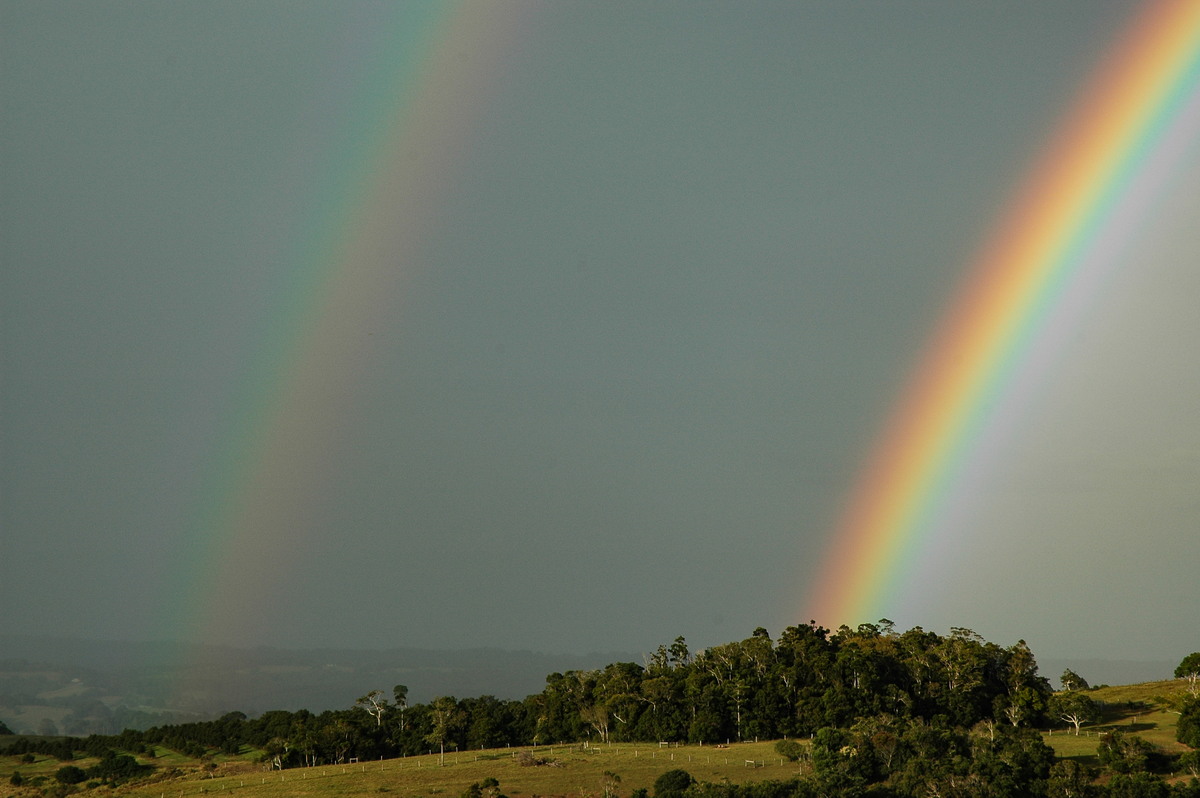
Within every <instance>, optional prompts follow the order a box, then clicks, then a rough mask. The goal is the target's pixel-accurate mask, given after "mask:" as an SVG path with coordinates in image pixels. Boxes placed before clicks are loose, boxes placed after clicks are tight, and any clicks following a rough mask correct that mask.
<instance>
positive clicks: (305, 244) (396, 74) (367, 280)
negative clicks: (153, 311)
mask: <svg viewBox="0 0 1200 798" xmlns="http://www.w3.org/2000/svg"><path fill="white" fill-rule="evenodd" d="M354 12H355V7H353V6H351V7H348V8H347V13H348V14H353V13H354ZM521 14H522V12H521V11H520V9H519V8H516V7H515V6H513V5H511V4H507V3H469V2H429V3H423V4H416V3H398V4H394V5H391V6H387V7H385V8H383V9H381V10H380V12H379V13H378V14H374V15H366V21H365V22H362V21H360V24H359V25H358V26H357V27H355V26H354V24H353V23H352V22H351V23H349V24H348V25H347V31H348V33H347V34H346V39H347V41H346V42H344V44H343V48H344V49H343V52H342V53H340V56H341V57H342V58H343V59H344V60H343V61H342V62H340V63H338V64H334V65H331V72H332V73H333V74H331V75H330V78H329V81H330V86H331V88H330V89H329V90H328V91H327V94H328V95H330V96H325V97H321V96H316V97H314V101H313V108H312V113H313V114H314V117H313V118H314V119H316V120H319V119H326V118H329V119H333V120H334V121H332V122H330V123H329V124H330V126H331V127H332V128H334V129H336V130H340V131H341V132H338V133H335V134H333V135H332V137H331V140H330V141H329V142H328V143H327V144H325V145H324V146H323V147H322V149H321V150H320V153H321V157H322V158H323V159H324V161H325V162H324V163H323V164H322V165H321V166H320V169H319V172H320V174H321V175H322V176H321V177H320V178H319V179H317V180H316V181H312V182H311V183H310V184H309V185H308V186H307V187H306V189H305V190H306V191H308V192H311V201H307V202H302V203H299V204H300V205H302V206H307V207H309V208H310V209H311V210H310V211H308V214H309V215H310V218H308V219H306V220H301V222H300V223H298V224H296V225H295V227H296V229H297V230H303V231H304V232H303V233H300V234H298V235H297V237H296V240H295V241H294V242H293V243H292V244H291V248H292V250H293V252H292V255H291V257H290V258H289V261H290V264H291V265H290V273H289V275H288V278H287V281H286V282H287V285H286V287H285V288H284V290H282V291H281V293H280V296H279V297H278V299H277V302H276V311H275V312H274V314H273V317H272V318H271V319H268V320H267V321H266V324H265V325H264V332H263V333H262V335H261V336H260V340H258V341H251V342H249V346H248V348H249V349H250V350H251V351H253V352H254V353H255V354H254V355H253V358H254V363H253V366H252V367H251V368H250V369H248V371H249V372H250V373H251V374H252V376H251V378H250V381H249V383H248V384H247V385H246V386H244V387H243V388H242V389H241V391H240V395H241V398H240V399H239V400H238V407H237V408H236V410H235V413H234V417H233V418H232V419H231V420H230V422H229V423H228V425H227V426H228V428H227V430H226V431H225V433H224V435H223V441H222V443H221V444H220V445H219V446H218V454H217V459H216V464H215V465H214V466H213V468H212V469H211V473H210V475H209V476H208V478H207V483H206V484H205V486H204V487H203V488H201V491H200V492H201V494H202V495H201V496H200V497H199V498H198V500H197V505H198V506H197V509H196V511H195V521H194V524H195V528H194V529H193V530H192V531H191V535H190V542H189V545H190V548H189V549H188V550H186V551H182V552H180V553H179V554H178V565H177V570H178V572H177V573H176V574H175V575H173V578H172V582H173V584H172V586H171V590H172V596H173V599H172V601H171V602H170V606H168V607H165V608H164V610H163V626H164V629H163V635H164V636H165V637H168V638H174V639H190V640H198V641H206V642H214V641H220V642H230V641H233V642H245V641H246V640H248V639H253V635H254V632H255V630H256V629H265V628H267V627H268V626H269V624H270V623H271V621H272V620H273V619H275V618H277V617H278V616H279V613H278V608H279V607H278V605H279V604H280V602H286V601H287V596H288V595H289V591H288V589H286V587H287V583H288V580H294V579H295V578H296V576H297V574H296V569H295V567H294V566H295V564H296V560H297V558H299V557H303V556H306V555H307V552H306V548H307V547H308V546H309V545H310V544H311V543H312V542H313V541H312V540H310V539H309V537H308V535H309V534H310V533H306V532H305V530H306V529H310V528H312V527H313V524H312V523H306V520H307V519H308V518H310V517H311V515H312V514H313V513H314V512H319V510H320V501H319V496H320V492H321V487H322V482H323V478H324V476H325V475H327V474H329V473H331V472H332V471H333V469H334V467H335V465H334V464H335V462H336V458H337V454H338V451H339V449H338V442H339V432H340V429H341V426H342V425H341V420H342V419H344V418H345V417H346V415H347V414H348V413H350V412H352V411H353V400H354V395H353V392H354V387H355V385H356V384H357V383H358V382H359V379H358V378H359V377H360V376H361V374H362V371H363V369H364V364H365V363H366V362H367V361H368V356H369V350H370V342H371V340H372V339H371V337H370V332H371V329H372V326H373V323H374V322H375V321H377V320H378V319H379V318H380V316H381V314H385V313H389V312H395V310H396V309H397V308H398V307H399V305H400V304H401V303H402V302H403V301H404V288H405V286H406V285H407V283H408V280H409V278H410V277H411V276H412V273H413V271H414V270H416V269H418V268H419V263H420V260H421V257H422V254H423V248H424V246H425V243H426V242H427V241H428V238H429V235H430V230H431V229H433V228H435V227H436V225H437V222H438V214H439V213H440V210H441V207H440V203H441V202H442V200H443V197H444V196H445V193H446V191H447V188H448V187H449V186H451V185H453V183H454V181H455V179H456V177H457V175H458V173H459V171H460V170H461V164H462V163H463V162H464V161H465V160H466V159H467V157H468V155H469V154H470V153H469V149H470V139H471V136H472V135H473V133H474V132H475V125H476V124H477V117H478V114H479V109H480V107H481V106H482V105H483V104H484V101H485V100H486V98H487V94H488V92H489V91H490V88H489V87H490V83H491V80H492V79H493V78H494V77H495V75H496V73H497V70H498V67H499V66H500V64H499V63H498V62H499V61H500V60H501V59H502V58H503V56H504V55H505V54H506V53H509V52H511V51H512V50H513V48H512V43H513V39H514V37H515V35H516V33H517V32H518V29H519V24H520V17H521ZM346 95H349V97H347V96H346ZM339 115H341V116H342V117H344V118H342V119H338V118H337V117H338V116H339ZM286 200H287V198H281V201H286Z"/></svg>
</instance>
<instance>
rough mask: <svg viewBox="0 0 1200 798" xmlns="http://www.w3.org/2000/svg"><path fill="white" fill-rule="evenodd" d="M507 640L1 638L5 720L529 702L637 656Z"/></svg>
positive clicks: (0, 716)
mask: <svg viewBox="0 0 1200 798" xmlns="http://www.w3.org/2000/svg"><path fill="white" fill-rule="evenodd" d="M640 658H641V655H640V654H629V653H614V652H606V653H594V654H588V655H583V656H574V655H558V654H542V653H537V652H532V651H504V650H498V649H486V648H476V649H464V650H429V649H418V648H394V649H385V650H358V649H307V650H290V649H278V648H251V649H242V648H231V647H224V646H205V645H190V644H179V643H161V642H113V641H101V640H82V639H74V638H58V637H41V636H20V635H0V721H3V722H4V723H5V724H7V725H8V726H9V727H10V728H12V729H13V731H16V732H32V733H46V732H52V733H61V734H71V735H86V734H92V733H97V734H112V733H116V732H119V731H120V730H121V729H123V728H139V729H141V728H147V727H149V726H153V725H161V724H165V723H178V722H184V721H188V720H198V719H209V718H214V717H218V716H219V715H221V714H223V713H225V712H230V711H234V710H237V711H241V712H245V713H247V714H248V715H251V716H254V715H257V714H260V713H262V712H265V711H267V710H272V709H286V710H292V711H295V710H298V709H308V710H311V711H313V712H322V711H324V710H326V709H346V708H349V707H351V706H353V705H354V701H355V699H356V698H358V697H359V696H361V695H363V694H364V693H366V692H367V691H369V690H375V689H377V690H383V691H384V692H385V693H386V694H387V695H389V696H390V695H391V691H392V687H393V686H394V685H397V684H404V685H407V686H408V688H409V700H410V701H413V702H428V701H430V700H432V699H433V698H434V697H436V696H439V695H454V696H457V697H459V698H463V697H468V696H481V695H494V696H496V697H497V698H509V699H521V698H524V697H526V696H527V695H531V694H534V693H539V692H541V691H542V689H543V688H544V687H545V684H546V675H547V674H549V673H554V672H562V671H567V670H587V669H593V668H602V667H604V666H605V665H607V664H609V663H610V662H619V661H639V660H640Z"/></svg>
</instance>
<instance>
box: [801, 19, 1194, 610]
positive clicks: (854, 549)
mask: <svg viewBox="0 0 1200 798" xmlns="http://www.w3.org/2000/svg"><path fill="white" fill-rule="evenodd" d="M1197 141H1200V1H1198V0H1167V1H1166V2H1151V3H1148V4H1147V5H1146V6H1145V8H1144V9H1143V10H1142V11H1141V12H1140V13H1139V14H1137V15H1135V17H1134V18H1133V20H1132V22H1131V23H1130V25H1129V26H1128V27H1127V29H1126V31H1125V32H1124V33H1123V34H1122V36H1121V38H1120V40H1119V41H1118V42H1117V44H1116V47H1115V48H1114V50H1113V51H1112V52H1111V55H1110V57H1108V58H1106V59H1105V61H1104V63H1103V64H1102V65H1101V67H1100V69H1099V70H1098V71H1097V72H1096V73H1095V74H1094V76H1093V77H1092V79H1091V80H1090V81H1089V82H1088V84H1087V86H1086V87H1085V89H1084V91H1083V92H1082V93H1081V95H1080V97H1079V100H1078V102H1077V103H1076V105H1075V107H1074V109H1073V110H1072V111H1071V112H1070V113H1069V114H1068V116H1067V117H1066V119H1065V120H1064V122H1063V123H1062V124H1061V126H1060V128H1059V130H1058V132H1057V134H1056V135H1055V136H1054V138H1053V139H1052V140H1051V142H1050V143H1049V145H1048V146H1047V147H1046V149H1045V150H1044V151H1043V152H1042V153H1041V154H1040V156H1039V157H1038V158H1037V159H1036V163H1035V164H1034V167H1033V169H1032V171H1031V172H1030V176H1029V177H1028V179H1027V180H1026V181H1025V184H1024V186H1023V187H1022V188H1021V189H1020V191H1019V192H1018V194H1017V195H1016V198H1015V200H1014V201H1013V202H1012V203H1011V205H1010V209H1009V210H1008V212H1007V213H1005V214H1004V215H1003V218H1002V219H1001V220H1000V223H999V224H998V225H997V226H996V228H995V230H994V233H993V234H992V236H991V237H990V239H989V240H988V241H987V242H986V243H985V245H984V246H983V247H982V249H981V251H980V253H979V255H978V256H977V258H976V259H975V262H974V264H973V266H972V267H971V268H970V269H969V272H968V274H969V278H968V281H967V283H966V284H965V285H964V287H963V289H962V290H961V292H960V293H959V294H958V295H957V296H956V298H955V300H954V301H953V302H952V303H951V306H950V310H949V313H948V314H946V316H945V317H944V318H943V319H942V321H941V324H940V325H939V326H938V328H937V329H936V331H935V334H934V336H933V337H932V341H931V343H930V344H929V346H928V347H927V349H926V351H925V354H924V356H923V359H922V360H921V362H920V365H919V367H918V368H917V370H916V371H915V373H914V374H913V376H912V377H911V379H910V382H909V386H908V388H907V390H906V392H905V393H904V394H903V396H902V397H901V399H900V401H899V402H898V403H897V406H896V409H895V410H894V412H893V414H892V417H891V420H890V422H889V424H888V426H887V427H886V428H885V431H884V433H883V435H882V436H881V438H880V439H879V441H878V443H877V445H876V447H875V449H874V453H873V455H872V456H871V458H870V460H869V462H868V464H867V466H866V468H865V469H864V471H863V473H862V474H861V476H860V478H859V482H858V484H857V485H856V487H855V489H854V490H853V492H852V493H851V497H850V502H849V505H848V508H847V509H846V511H845V513H844V515H843V518H842V519H841V521H840V524H839V526H838V528H837V532H836V536H835V538H834V542H833V545H832V547H831V550H830V552H829V553H828V555H827V557H826V559H825V562H824V566H823V569H822V571H821V573H820V575H819V579H818V581H817V583H816V584H815V586H814V587H813V588H812V590H811V591H810V593H809V597H808V601H807V603H806V605H805V614H804V618H805V619H806V620H807V619H810V618H811V619H814V620H816V621H817V622H818V623H821V624H824V625H827V626H831V627H836V626H838V625H841V624H848V625H851V626H853V625H855V624H857V623H861V622H867V621H874V620H875V619H877V618H879V617H882V616H884V615H887V614H889V613H893V612H894V607H893V603H894V601H895V600H896V597H897V593H898V591H899V589H900V588H901V587H902V581H903V580H904V579H905V578H906V577H907V576H908V575H910V574H911V573H912V572H913V570H914V568H915V567H916V559H917V558H918V557H920V556H924V555H926V554H929V555H930V556H934V555H936V552H930V551H929V550H930V549H931V548H932V545H931V544H933V543H934V541H933V540H932V538H933V537H934V536H935V533H934V531H933V530H934V529H935V527H937V525H938V519H939V518H941V517H943V516H944V515H945V514H947V513H948V512H951V510H952V508H953V506H954V503H955V500H956V497H955V495H954V492H955V489H956V488H959V487H961V485H962V480H963V479H964V475H968V474H970V473H971V472H972V470H973V469H974V468H975V467H976V466H977V465H978V463H977V461H978V459H979V458H983V457H986V456H987V452H988V450H989V445H990V444H993V443H994V442H995V441H996V440H997V439H998V438H1000V437H1002V436H1003V435H1005V434H1008V433H1010V432H1011V431H1012V430H1011V429H1006V428H1005V426H1004V425H1005V423H1006V422H1010V421H1011V419H1006V418H1003V417H1002V416H1003V415H1004V413H1003V412H1001V408H1002V407H1004V406H1011V405H1012V404H1013V402H1014V397H1017V398H1018V399H1019V397H1020V395H1022V394H1026V393H1028V392H1029V390H1030V389H1031V384H1032V383H1034V382H1036V380H1037V378H1038V377H1039V375H1040V374H1041V373H1042V372H1043V371H1044V365H1045V364H1044V359H1045V358H1047V357H1048V356H1049V355H1050V354H1051V353H1052V352H1053V351H1054V349H1055V346H1056V344H1057V343H1059V342H1060V341H1061V339H1062V338H1063V337H1064V336H1065V335H1067V334H1069V331H1070V327H1071V324H1072V323H1073V321H1074V320H1075V317H1076V316H1077V315H1078V314H1079V313H1080V312H1081V308H1083V307H1086V305H1087V300H1088V298H1089V297H1090V296H1091V295H1092V294H1093V293H1094V292H1095V291H1096V290H1097V287H1098V286H1099V285H1100V284H1102V283H1103V282H1104V280H1105V279H1106V277H1107V276H1108V275H1111V273H1112V270H1113V269H1115V268H1118V265H1117V263H1118V261H1119V260H1120V256H1121V255H1122V254H1123V253H1122V247H1126V246H1128V244H1129V242H1130V240H1131V239H1132V237H1133V236H1134V234H1135V233H1136V232H1137V229H1138V227H1139V225H1141V224H1142V223H1143V222H1144V220H1145V219H1146V215H1147V213H1148V212H1149V211H1150V210H1151V209H1152V206H1153V203H1154V202H1155V201H1156V200H1159V199H1161V197H1162V194H1163V190H1164V187H1166V186H1167V185H1168V184H1169V182H1170V180H1171V178H1172V176H1173V175H1174V174H1175V170H1176V169H1177V168H1178V166H1179V165H1180V163H1181V161H1182V160H1183V159H1184V158H1186V157H1188V156H1194V154H1195V151H1196V148H1197ZM1124 254H1126V255H1127V254H1128V253H1124ZM1017 404H1019V401H1018V402H1017Z"/></svg>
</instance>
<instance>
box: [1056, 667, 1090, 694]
mask: <svg viewBox="0 0 1200 798" xmlns="http://www.w3.org/2000/svg"><path fill="white" fill-rule="evenodd" d="M1061 680H1062V686H1063V689H1064V690H1067V691H1068V692H1074V691H1075V690H1086V689H1088V683H1087V679H1085V678H1083V677H1082V676H1080V675H1079V674H1078V673H1076V672H1075V671H1073V670H1071V669H1070V668H1068V669H1067V670H1065V671H1063V675H1062V677H1061Z"/></svg>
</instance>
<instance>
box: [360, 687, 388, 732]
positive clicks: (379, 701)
mask: <svg viewBox="0 0 1200 798" xmlns="http://www.w3.org/2000/svg"><path fill="white" fill-rule="evenodd" d="M354 705H355V706H357V707H362V708H363V709H364V710H366V712H367V714H368V715H370V716H371V717H373V718H375V728H377V729H378V728H379V727H380V726H381V725H383V713H384V712H387V709H388V702H387V699H386V698H384V697H383V691H382V690H372V691H371V692H369V693H367V694H366V695H364V696H362V697H361V698H359V699H358V700H357V701H355V702H354Z"/></svg>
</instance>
